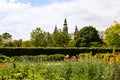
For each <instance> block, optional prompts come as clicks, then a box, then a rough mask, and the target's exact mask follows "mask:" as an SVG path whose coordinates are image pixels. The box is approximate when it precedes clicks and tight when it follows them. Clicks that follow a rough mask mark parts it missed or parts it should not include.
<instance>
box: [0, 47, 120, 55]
mask: <svg viewBox="0 0 120 80" xmlns="http://www.w3.org/2000/svg"><path fill="white" fill-rule="evenodd" d="M115 50H116V51H117V52H120V49H115ZM86 52H87V53H89V52H92V53H93V55H94V54H96V53H99V52H100V53H107V52H109V53H112V52H113V49H112V48H75V47H73V48H72V47H71V48H67V47H61V48H13V47H11V48H0V54H3V55H6V56H21V55H32V56H34V55H40V54H45V55H51V54H64V55H66V54H69V55H76V54H80V53H86Z"/></svg>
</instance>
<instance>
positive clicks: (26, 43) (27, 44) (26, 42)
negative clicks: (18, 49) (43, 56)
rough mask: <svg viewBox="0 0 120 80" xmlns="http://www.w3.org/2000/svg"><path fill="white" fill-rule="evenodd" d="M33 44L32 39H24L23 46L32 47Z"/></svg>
mask: <svg viewBox="0 0 120 80" xmlns="http://www.w3.org/2000/svg"><path fill="white" fill-rule="evenodd" d="M31 46H32V44H31V41H30V40H27V41H23V42H22V47H31Z"/></svg>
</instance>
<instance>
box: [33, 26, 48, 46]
mask: <svg viewBox="0 0 120 80" xmlns="http://www.w3.org/2000/svg"><path fill="white" fill-rule="evenodd" d="M44 34H45V32H43V30H41V28H40V27H37V28H36V29H34V30H32V32H31V42H32V45H33V46H35V47H43V46H45V43H46V42H45V40H44V39H45V36H44Z"/></svg>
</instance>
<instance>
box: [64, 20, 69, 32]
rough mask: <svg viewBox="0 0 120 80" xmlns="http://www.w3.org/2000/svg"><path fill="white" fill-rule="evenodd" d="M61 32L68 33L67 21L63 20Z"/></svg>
mask: <svg viewBox="0 0 120 80" xmlns="http://www.w3.org/2000/svg"><path fill="white" fill-rule="evenodd" d="M63 32H65V33H68V27H67V20H66V18H65V20H64V24H63Z"/></svg>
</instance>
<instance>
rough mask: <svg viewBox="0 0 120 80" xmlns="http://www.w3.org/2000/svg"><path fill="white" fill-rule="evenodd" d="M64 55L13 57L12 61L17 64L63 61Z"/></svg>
mask: <svg viewBox="0 0 120 80" xmlns="http://www.w3.org/2000/svg"><path fill="white" fill-rule="evenodd" d="M64 57H65V55H63V54H52V55H37V56H27V55H25V56H14V57H12V59H14V61H17V62H18V61H19V62H41V61H63V60H64Z"/></svg>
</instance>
